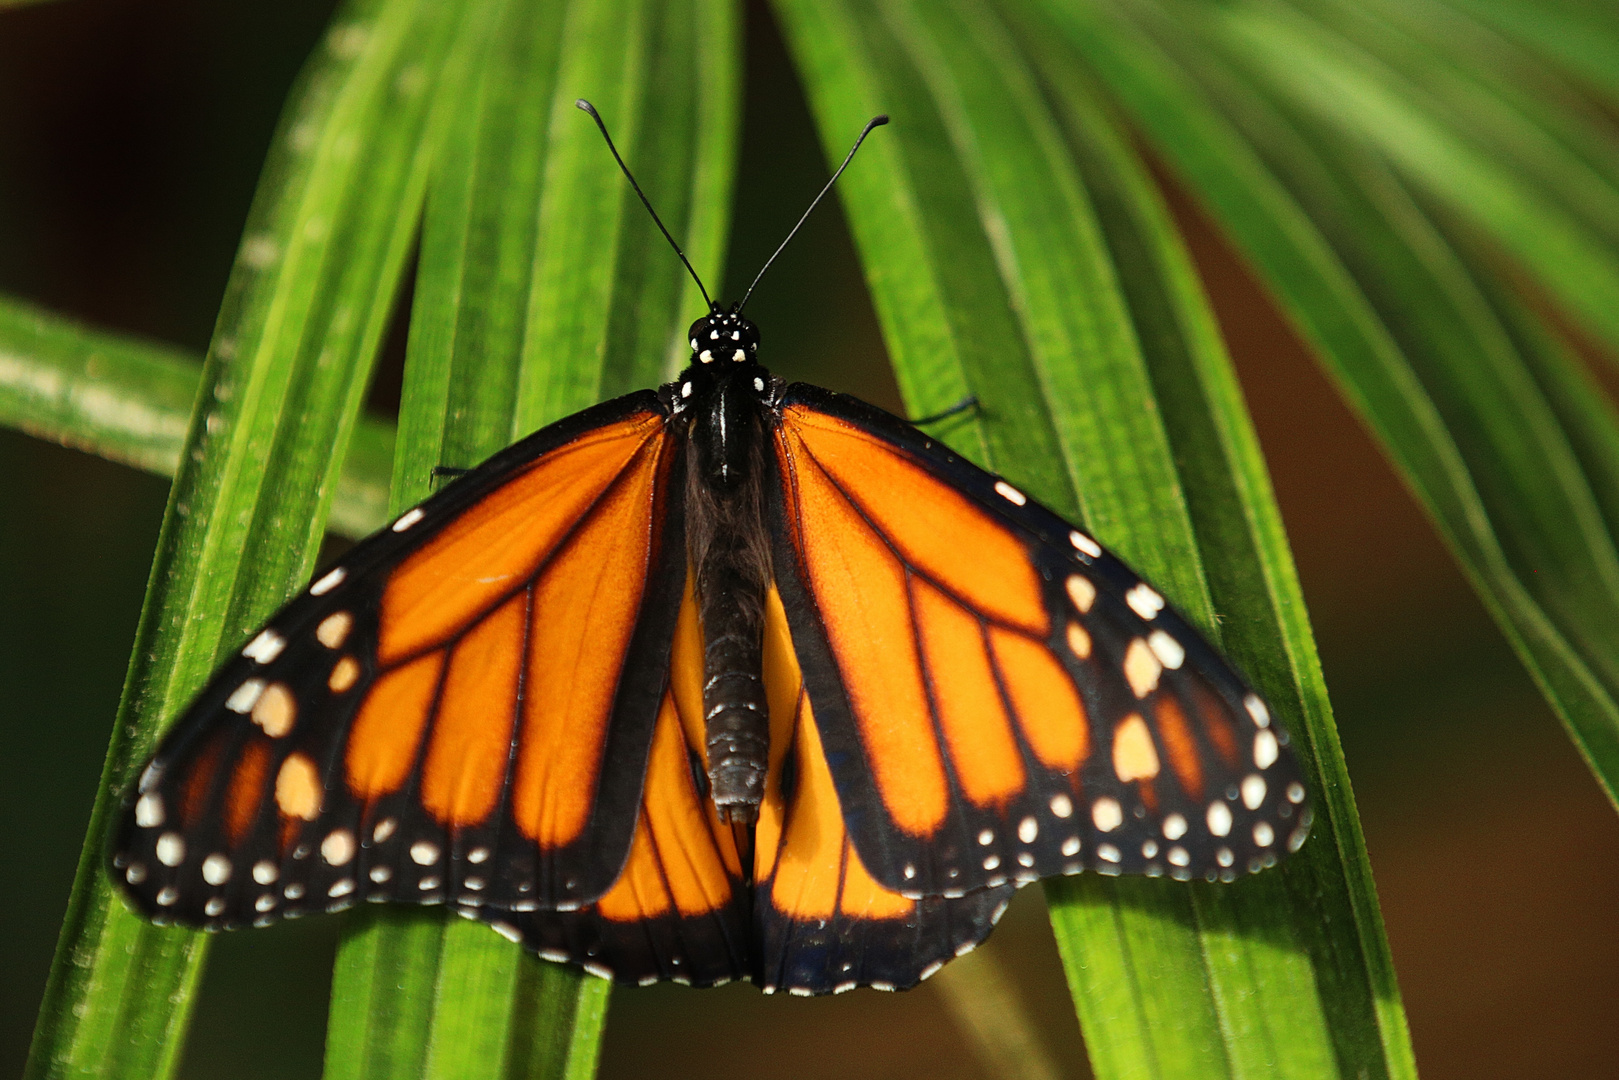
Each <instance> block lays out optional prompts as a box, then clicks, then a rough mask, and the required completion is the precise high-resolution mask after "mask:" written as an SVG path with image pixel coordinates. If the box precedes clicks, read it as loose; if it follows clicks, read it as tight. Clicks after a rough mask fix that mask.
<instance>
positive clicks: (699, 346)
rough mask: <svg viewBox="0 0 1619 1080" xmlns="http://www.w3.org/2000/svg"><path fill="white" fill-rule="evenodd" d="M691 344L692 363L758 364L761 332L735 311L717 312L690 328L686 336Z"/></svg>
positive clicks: (704, 364) (698, 364)
mask: <svg viewBox="0 0 1619 1080" xmlns="http://www.w3.org/2000/svg"><path fill="white" fill-rule="evenodd" d="M686 336H687V338H688V339H689V340H690V341H691V362H692V363H693V364H694V365H697V366H707V365H709V364H716V365H726V364H733V363H735V364H746V363H749V362H753V363H757V362H758V359H759V328H758V327H756V326H754V325H753V323H751V322H749V321H748V320H747V319H745V318H744V317H743V316H742V315H741V314H739V313H738V312H737V311H736V310H735V309H732V310H731V311H720V310H715V311H712V312H710V313H709V314H707V315H704V316H703V317H702V318H701V319H698V320H697V321H696V322H694V323H692V324H691V331H690V332H689V333H688V334H687V335H686Z"/></svg>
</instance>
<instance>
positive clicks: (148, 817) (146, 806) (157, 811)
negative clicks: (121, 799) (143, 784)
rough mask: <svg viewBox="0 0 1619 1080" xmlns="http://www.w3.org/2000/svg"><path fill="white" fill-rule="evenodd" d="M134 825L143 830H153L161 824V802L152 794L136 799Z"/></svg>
mask: <svg viewBox="0 0 1619 1080" xmlns="http://www.w3.org/2000/svg"><path fill="white" fill-rule="evenodd" d="M135 824H137V825H139V826H140V827H141V828H143V829H155V828H157V827H158V826H159V825H161V824H163V800H162V799H161V798H159V797H158V796H157V795H154V794H147V795H142V796H141V797H140V798H139V799H137V800H136V801H135Z"/></svg>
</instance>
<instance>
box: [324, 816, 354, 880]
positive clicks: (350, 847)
mask: <svg viewBox="0 0 1619 1080" xmlns="http://www.w3.org/2000/svg"><path fill="white" fill-rule="evenodd" d="M320 857H321V858H323V859H325V860H326V861H327V862H328V863H330V864H331V865H333V866H342V865H343V864H345V863H347V862H348V861H349V860H350V859H352V858H354V834H353V833H351V832H349V831H348V830H347V829H333V830H332V831H331V832H329V833H327V834H326V839H324V840H322V841H321V842H320ZM332 895H334V896H335V895H337V894H335V893H333V894H332Z"/></svg>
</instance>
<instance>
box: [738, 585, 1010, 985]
mask: <svg viewBox="0 0 1619 1080" xmlns="http://www.w3.org/2000/svg"><path fill="white" fill-rule="evenodd" d="M765 611H766V615H765V685H766V687H767V691H768V695H769V702H770V747H771V750H770V770H769V772H768V773H767V774H766V779H765V800H764V803H763V805H761V806H760V808H759V821H758V825H757V828H756V830H755V849H754V860H753V865H754V875H755V880H756V882H757V884H756V886H755V889H754V932H755V939H754V940H755V943H756V950H757V951H756V958H755V962H754V971H753V980H754V982H756V983H758V984H759V986H760V987H761V988H763V989H764V990H765V992H766V993H774V992H776V991H783V992H786V993H790V994H801V995H809V994H828V993H833V994H835V993H841V992H843V991H845V990H852V989H854V988H855V987H857V986H871V987H875V988H877V989H879V990H904V989H907V988H909V987H911V986H914V985H916V984H917V983H918V982H920V981H921V980H923V979H925V978H927V977H928V976H929V975H931V974H933V973H934V972H935V971H937V970H938V969H939V968H940V967H941V966H943V965H944V963H945V961H947V960H949V959H950V958H951V957H953V956H959V955H961V954H962V953H964V952H967V951H968V950H970V949H972V948H973V947H974V946H976V945H977V944H979V943H980V942H981V941H983V940H984V938H985V937H987V936H988V935H989V932H990V930H992V929H993V928H994V925H995V922H996V920H998V919H999V918H1000V917H1001V913H1002V912H1003V911H1005V910H1006V904H1007V902H1008V901H1009V900H1010V899H1011V897H1012V892H1013V889H1014V886H1012V885H1008V884H1001V885H997V886H991V887H987V888H983V889H978V890H975V891H974V892H971V893H968V894H967V895H965V896H950V897H946V896H926V897H908V896H903V895H901V894H900V893H899V891H898V890H896V889H894V888H892V887H887V886H884V885H883V884H881V883H880V882H878V881H877V880H876V879H875V878H874V877H873V876H872V874H871V872H870V871H869V870H868V869H867V867H866V863H865V861H864V860H863V859H862V857H861V854H860V852H859V851H858V850H857V849H856V845H855V844H854V843H853V842H852V840H851V837H850V834H849V827H848V820H849V814H848V806H847V805H846V804H845V803H844V801H843V800H842V798H841V794H840V792H839V790H838V788H837V786H836V784H835V783H834V781H833V774H832V768H831V765H830V764H829V762H828V758H827V753H826V748H825V745H824V743H823V741H822V737H821V731H822V725H821V724H820V723H819V722H818V718H817V717H816V715H815V708H814V705H813V703H812V701H811V695H810V694H809V693H808V692H807V690H806V687H805V685H804V680H803V675H802V673H801V671H800V668H799V663H798V657H797V652H796V650H795V648H794V642H793V635H792V634H791V632H790V630H789V628H788V618H787V614H786V612H785V610H784V609H783V605H782V600H781V596H780V594H779V592H778V591H776V590H772V591H771V594H770V596H769V598H768V601H767V604H766V609H765Z"/></svg>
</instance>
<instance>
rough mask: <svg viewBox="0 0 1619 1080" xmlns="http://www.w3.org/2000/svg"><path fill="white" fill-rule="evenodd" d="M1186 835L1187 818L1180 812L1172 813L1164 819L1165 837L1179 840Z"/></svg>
mask: <svg viewBox="0 0 1619 1080" xmlns="http://www.w3.org/2000/svg"><path fill="white" fill-rule="evenodd" d="M1185 835H1186V819H1185V818H1184V817H1182V816H1181V815H1179V814H1170V815H1169V816H1168V817H1166V818H1165V819H1164V839H1166V840H1179V839H1180V838H1181V837H1183V836H1185Z"/></svg>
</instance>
